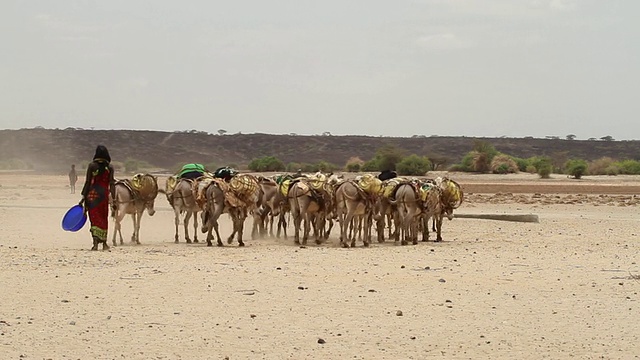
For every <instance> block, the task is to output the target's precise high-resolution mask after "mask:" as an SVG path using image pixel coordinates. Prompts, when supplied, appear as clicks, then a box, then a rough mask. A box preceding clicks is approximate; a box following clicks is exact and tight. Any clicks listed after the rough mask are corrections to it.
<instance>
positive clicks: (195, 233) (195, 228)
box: [193, 210, 198, 243]
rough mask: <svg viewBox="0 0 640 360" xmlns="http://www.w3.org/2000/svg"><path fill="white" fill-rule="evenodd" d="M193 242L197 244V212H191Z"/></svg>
mask: <svg viewBox="0 0 640 360" xmlns="http://www.w3.org/2000/svg"><path fill="white" fill-rule="evenodd" d="M193 242H194V243H197V242H198V211H197V210H196V211H194V212H193Z"/></svg>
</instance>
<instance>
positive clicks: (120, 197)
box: [111, 174, 158, 246]
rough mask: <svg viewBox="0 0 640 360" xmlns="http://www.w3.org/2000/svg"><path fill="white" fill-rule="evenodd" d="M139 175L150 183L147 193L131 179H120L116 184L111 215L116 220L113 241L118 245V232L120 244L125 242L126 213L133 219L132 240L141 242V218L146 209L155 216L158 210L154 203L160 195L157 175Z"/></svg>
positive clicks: (142, 180) (137, 242)
mask: <svg viewBox="0 0 640 360" xmlns="http://www.w3.org/2000/svg"><path fill="white" fill-rule="evenodd" d="M136 176H139V179H140V181H141V183H145V182H146V183H148V184H150V188H149V189H145V190H146V191H145V193H144V194H143V193H140V192H139V191H137V190H136V189H134V188H133V187H132V185H131V181H130V180H120V181H118V182H116V184H115V189H114V190H115V191H114V194H115V196H114V199H113V203H112V204H111V216H112V217H113V218H114V220H115V230H114V232H113V238H112V240H111V242H112V243H113V246H116V234H118V235H119V236H120V245H123V244H124V241H123V239H122V224H121V222H122V219H124V217H125V215H127V214H129V215H131V218H132V219H133V234H132V235H131V242H132V243H135V244H140V220H141V219H142V214H143V213H144V210H147V213H149V216H153V215H154V214H155V213H156V211H155V209H154V203H155V199H156V196H158V180H157V179H156V177H155V176H153V175H149V174H144V175H136Z"/></svg>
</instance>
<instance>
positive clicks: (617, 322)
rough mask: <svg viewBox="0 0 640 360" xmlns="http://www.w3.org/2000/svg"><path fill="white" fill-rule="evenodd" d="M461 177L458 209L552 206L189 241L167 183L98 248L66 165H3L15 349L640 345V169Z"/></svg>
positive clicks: (621, 351) (626, 351)
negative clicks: (21, 170) (343, 244)
mask: <svg viewBox="0 0 640 360" xmlns="http://www.w3.org/2000/svg"><path fill="white" fill-rule="evenodd" d="M450 177H452V178H453V179H455V180H458V181H459V182H460V183H461V184H463V187H464V188H465V190H466V191H467V196H466V199H465V202H464V203H463V205H462V206H461V207H460V209H458V210H457V211H458V212H459V213H465V214H493V213H498V214H536V215H538V216H539V218H540V222H539V223H516V222H504V221H490V220H477V219H466V218H464V219H460V218H459V219H454V220H453V221H447V220H445V223H444V226H443V237H444V242H441V243H435V242H432V241H429V242H421V243H420V244H418V245H417V246H412V245H409V246H396V245H394V244H393V243H392V242H386V243H384V244H378V243H374V244H373V245H372V246H371V247H369V248H363V247H362V245H361V243H358V248H354V249H342V248H340V247H339V246H338V244H337V243H338V240H337V238H336V233H337V231H335V230H334V231H333V232H332V235H331V238H330V240H329V242H328V243H325V244H323V245H320V246H317V245H313V244H312V243H313V242H312V241H310V245H309V246H307V247H304V248H301V247H299V246H295V245H294V244H293V240H292V239H291V238H289V239H272V238H265V239H257V240H251V239H250V238H249V237H248V236H245V239H248V240H247V241H246V244H247V246H246V247H244V248H239V247H237V246H235V245H233V246H225V247H222V248H219V247H206V245H205V244H203V243H202V242H201V243H199V244H190V245H187V244H185V243H184V240H183V235H182V233H183V232H182V226H181V228H180V234H181V240H180V241H181V242H180V243H179V244H175V243H174V242H173V234H174V223H173V213H172V212H171V211H170V208H169V205H168V203H167V201H166V199H165V198H164V196H163V195H159V197H158V199H157V201H156V210H157V213H156V214H155V215H154V216H153V217H149V216H148V215H147V214H145V215H144V217H143V219H142V229H141V232H140V240H141V242H142V244H141V245H130V244H128V243H127V244H126V245H124V246H118V247H112V249H111V251H97V252H96V251H89V248H90V247H91V237H90V235H89V231H88V226H85V227H84V228H83V229H82V230H80V231H78V232H77V233H71V232H65V231H63V230H62V229H61V227H60V221H61V218H62V216H63V214H64V212H65V211H66V210H67V209H68V208H69V207H71V206H72V205H74V204H76V203H77V202H78V201H79V200H80V195H79V194H75V195H72V194H69V188H68V186H67V179H66V176H50V175H28V174H26V175H25V174H10V173H0V228H1V232H0V358H2V359H19V358H25V359H225V358H228V359H427V358H443V359H544V358H547V359H568V358H577V359H595V358H598V359H600V358H603V359H633V358H638V357H639V356H640V341H639V340H640V339H639V337H640V321H639V317H638V313H639V311H640V306H639V302H638V300H639V299H640V296H639V295H638V292H639V291H640V265H639V264H638V261H640V256H639V255H638V254H639V253H640V251H639V250H640V244H639V242H638V241H639V234H640V222H639V221H638V210H639V209H638V204H637V201H638V200H640V199H638V197H637V196H634V195H637V194H640V191H639V189H640V178H638V177H623V176H617V177H587V178H585V179H582V180H572V179H567V178H566V177H564V176H560V175H558V176H554V177H553V178H552V179H550V180H540V179H537V177H536V176H535V175H529V174H517V175H508V176H494V175H464V174H450ZM78 186H79V187H80V186H81V184H80V183H79V184H78ZM78 192H79V190H78ZM223 218H224V219H223V223H222V227H221V233H222V235H223V237H226V236H227V235H228V234H229V233H230V230H231V224H230V221H229V219H228V217H227V216H226V215H224V216H223ZM250 225H251V220H247V224H246V227H250ZM123 230H124V236H125V241H127V240H128V238H129V236H130V233H131V231H132V224H131V221H130V219H125V223H124V225H123ZM290 234H291V230H290ZM110 236H111V235H110ZM198 237H199V239H200V240H203V239H204V234H201V233H198ZM320 339H322V341H321V340H320Z"/></svg>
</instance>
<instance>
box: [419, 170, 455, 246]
mask: <svg viewBox="0 0 640 360" xmlns="http://www.w3.org/2000/svg"><path fill="white" fill-rule="evenodd" d="M433 183H434V184H435V185H436V186H437V187H438V188H439V189H440V211H438V212H437V213H435V214H433V223H434V224H433V227H432V230H434V231H436V234H437V236H436V241H442V220H443V219H444V217H445V216H446V217H447V219H449V220H453V210H455V209H457V208H458V207H459V206H460V205H462V202H463V200H464V192H463V191H462V188H461V187H460V184H458V183H457V182H455V181H454V180H451V179H449V178H446V177H445V178H442V177H437V178H436V179H435V180H433ZM426 225H428V224H425V226H426ZM428 234H429V233H428V230H427V236H428Z"/></svg>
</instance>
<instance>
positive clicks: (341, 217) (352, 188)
mask: <svg viewBox="0 0 640 360" xmlns="http://www.w3.org/2000/svg"><path fill="white" fill-rule="evenodd" d="M335 198H336V212H337V215H338V221H339V223H340V245H342V247H345V248H347V247H349V242H348V241H349V239H351V247H355V246H356V235H355V233H356V232H358V233H360V232H359V230H360V229H359V226H360V225H361V224H362V223H364V224H363V228H364V236H363V238H362V242H363V243H364V246H369V243H370V242H371V222H370V221H371V215H372V211H373V202H372V201H371V199H370V198H369V197H368V196H367V194H366V193H365V192H364V191H363V190H362V189H360V188H359V187H358V185H356V184H355V183H354V182H353V181H345V182H343V183H341V184H339V185H337V188H336V191H335ZM349 226H352V227H355V229H352V230H354V231H353V237H351V236H348V233H350V232H349V231H348V228H349ZM349 235H350V234H349Z"/></svg>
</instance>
